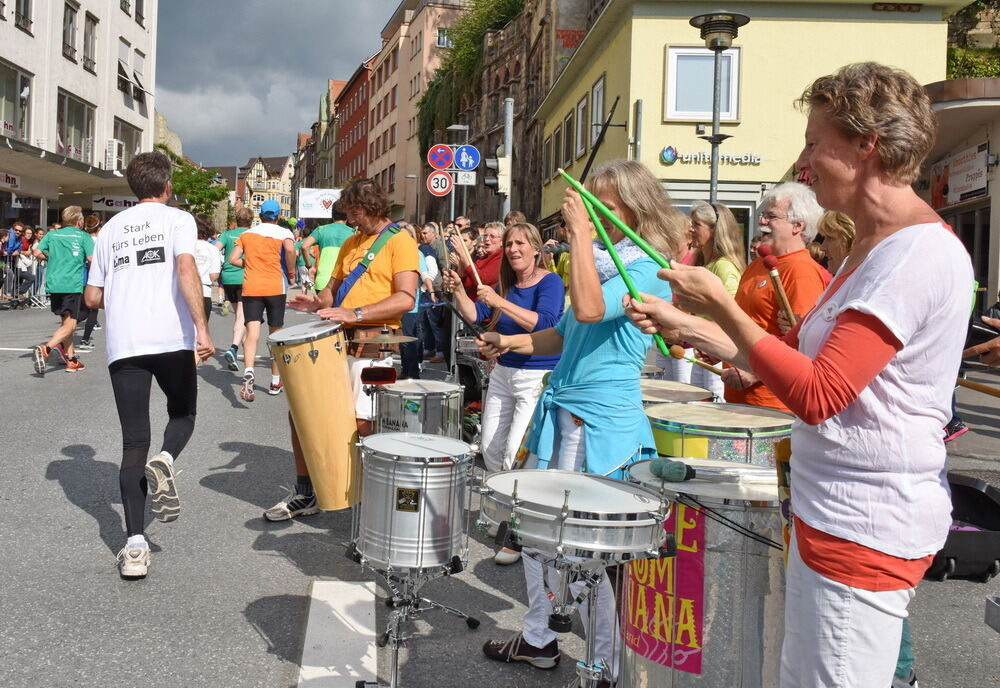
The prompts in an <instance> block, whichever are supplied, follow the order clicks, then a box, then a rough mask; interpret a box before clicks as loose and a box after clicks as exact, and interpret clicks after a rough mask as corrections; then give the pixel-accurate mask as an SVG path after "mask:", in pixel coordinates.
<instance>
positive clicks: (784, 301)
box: [757, 244, 798, 327]
mask: <svg viewBox="0 0 1000 688" xmlns="http://www.w3.org/2000/svg"><path fill="white" fill-rule="evenodd" d="M757 255H759V256H760V257H761V258H763V260H764V267H765V268H767V274H768V275H770V276H771V285H772V286H773V287H774V293H775V294H777V295H778V303H779V304H780V305H781V310H782V311H784V313H785V317H786V318H788V322H789V323H790V324H791V326H792V327H795V324H796V323H797V322H798V318H796V317H795V313H793V312H792V304H791V303H790V302H789V301H788V294H787V293H786V292H785V285H783V284H782V283H781V275H779V274H778V259H777V258H776V257H775V256H774V255H772V253H771V245H770V244H761V245H760V246H758V247H757Z"/></svg>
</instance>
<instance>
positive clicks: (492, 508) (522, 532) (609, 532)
mask: <svg viewBox="0 0 1000 688" xmlns="http://www.w3.org/2000/svg"><path fill="white" fill-rule="evenodd" d="M481 492H482V494H483V501H482V505H481V510H480V515H481V517H482V519H483V520H484V521H485V523H484V525H487V526H491V527H498V526H499V525H500V524H501V523H503V522H507V523H508V524H509V527H510V528H511V530H512V532H513V534H514V536H515V538H516V540H517V542H518V543H519V544H521V545H525V546H528V547H535V548H537V549H540V550H542V551H545V552H555V553H556V554H558V555H560V556H565V557H580V558H582V559H590V560H605V561H612V562H622V561H629V560H631V559H636V558H640V557H656V556H659V548H660V546H661V545H662V544H663V541H664V531H663V522H664V519H665V518H666V516H667V515H668V514H669V512H670V502H669V500H666V499H664V498H662V497H661V496H660V495H659V494H658V493H657V492H655V491H654V490H651V489H649V488H645V487H642V486H639V485H634V484H629V483H627V482H623V481H621V480H614V479H613V478H606V477H604V476H599V475H590V474H587V473H575V472H572V471H560V470H555V469H552V470H538V469H531V470H517V471H502V472H500V473H494V474H493V475H491V476H489V477H488V478H486V480H485V481H484V482H483V488H482V490H481ZM564 511H565V515H564V514H563V512H564Z"/></svg>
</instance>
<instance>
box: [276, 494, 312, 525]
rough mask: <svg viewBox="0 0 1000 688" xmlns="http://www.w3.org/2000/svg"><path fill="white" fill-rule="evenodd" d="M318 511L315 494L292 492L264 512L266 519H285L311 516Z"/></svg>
mask: <svg viewBox="0 0 1000 688" xmlns="http://www.w3.org/2000/svg"><path fill="white" fill-rule="evenodd" d="M318 513H319V507H318V506H316V495H310V496H308V497H306V496H305V495H300V494H294V495H290V496H289V497H288V499H284V500H282V501H280V502H278V503H277V504H275V505H274V506H272V507H271V508H270V509H268V510H267V511H265V512H264V518H266V519H267V520H268V521H287V520H289V519H292V518H295V517H296V516H312V515H313V514H318Z"/></svg>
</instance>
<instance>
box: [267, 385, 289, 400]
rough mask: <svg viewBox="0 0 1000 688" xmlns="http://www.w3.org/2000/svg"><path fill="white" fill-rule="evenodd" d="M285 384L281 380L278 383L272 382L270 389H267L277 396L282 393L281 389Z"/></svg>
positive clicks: (269, 392)
mask: <svg viewBox="0 0 1000 688" xmlns="http://www.w3.org/2000/svg"><path fill="white" fill-rule="evenodd" d="M284 386H285V385H284V384H282V383H281V382H279V383H277V384H275V383H273V382H272V383H271V387H270V389H268V390H267V393H268V394H270V395H271V396H272V397H276V396H278V395H279V394H281V390H282V388H283V387H284Z"/></svg>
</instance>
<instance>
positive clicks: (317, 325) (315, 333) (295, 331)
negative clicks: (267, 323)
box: [267, 320, 340, 346]
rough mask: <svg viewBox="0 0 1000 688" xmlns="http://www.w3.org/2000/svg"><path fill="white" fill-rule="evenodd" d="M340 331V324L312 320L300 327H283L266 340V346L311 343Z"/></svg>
mask: <svg viewBox="0 0 1000 688" xmlns="http://www.w3.org/2000/svg"><path fill="white" fill-rule="evenodd" d="M339 329H340V323H335V322H330V321H329V320H312V321H310V322H307V323H302V324H301V325H292V326H291V327H283V328H281V329H280V330H278V331H277V332H275V333H274V334H272V335H270V336H269V337H268V338H267V343H268V344H277V345H278V346H282V345H284V346H287V345H289V344H301V343H302V342H311V341H314V340H316V339H322V338H323V337H328V336H330V335H331V334H333V333H334V332H336V331H337V330H339Z"/></svg>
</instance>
